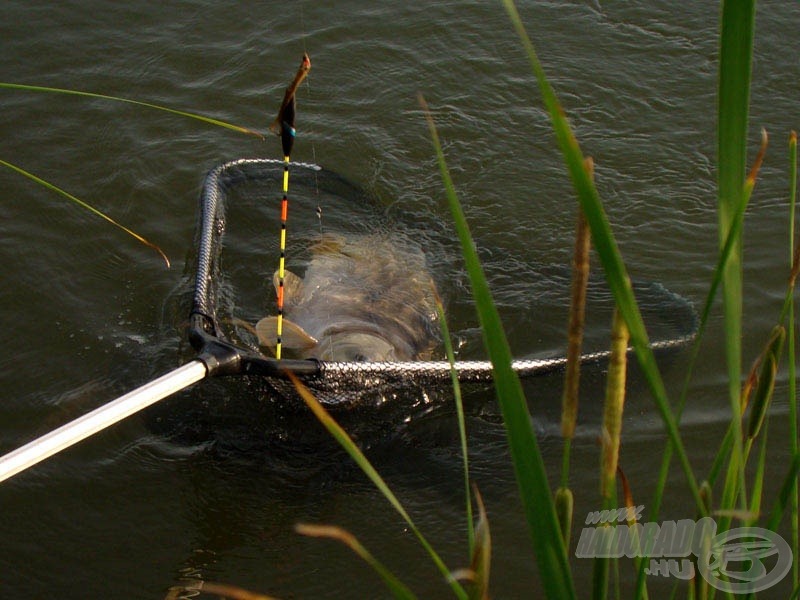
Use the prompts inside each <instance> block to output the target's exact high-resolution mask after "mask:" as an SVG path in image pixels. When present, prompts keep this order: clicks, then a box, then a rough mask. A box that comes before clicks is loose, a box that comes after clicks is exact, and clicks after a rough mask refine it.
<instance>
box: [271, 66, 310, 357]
mask: <svg viewBox="0 0 800 600" xmlns="http://www.w3.org/2000/svg"><path fill="white" fill-rule="evenodd" d="M309 69H311V60H310V59H309V58H308V54H306V53H303V60H302V61H301V62H300V68H299V69H298V70H297V74H296V75H295V76H294V80H292V83H291V84H290V85H289V87H288V88H286V93H285V94H284V96H283V102H282V103H281V107H280V109H279V110H278V116H277V117H276V118H275V122H274V123H273V124H272V125H271V126H270V129H271V130H272V131H274V132H275V133H277V134H278V135H280V137H281V148H282V150H283V196H282V199H281V212H280V217H281V235H280V259H279V261H278V289H277V305H278V320H277V328H276V329H277V331H276V336H275V337H276V339H275V358H277V359H280V358H281V342H282V340H281V337H282V335H283V302H284V283H285V276H286V221H287V220H288V217H289V163H290V162H291V154H292V146H293V145H294V138H295V135H296V131H295V128H294V118H295V114H296V112H297V102H296V100H295V92H296V91H297V88H298V87H299V86H300V84H301V83H302V82H303V79H305V78H306V75H308V71H309Z"/></svg>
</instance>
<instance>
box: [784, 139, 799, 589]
mask: <svg viewBox="0 0 800 600" xmlns="http://www.w3.org/2000/svg"><path fill="white" fill-rule="evenodd" d="M796 206H797V133H796V132H794V131H792V132H791V134H790V135H789V253H790V260H791V261H792V274H793V275H794V274H795V273H796V272H797V271H796V268H800V260H795V256H797V255H798V252H796V251H795V250H794V246H795V223H796V219H795V210H796ZM798 250H800V247H799V248H798ZM795 264H797V265H798V266H797V267H795ZM795 278H796V276H795ZM789 288H790V290H791V291H790V293H789V294H788V296H789V298H790V299H789V309H788V320H789V323H788V339H787V346H788V349H787V354H788V356H789V449H790V451H791V453H792V456H797V455H798V444H797V433H798V431H797V363H796V362H795V361H796V355H797V353H796V345H795V320H794V293H793V291H794V281H790V285H789ZM792 487H793V489H792V491H791V496H790V504H791V508H790V514H791V532H792V535H791V538H792V541H791V547H792V553H793V554H792V557H793V558H792V577H793V581H794V584H795V586H796V585H797V583H798V580H800V556H798V550H800V548H798V545H799V544H800V541H798V540H799V538H800V520H799V519H798V512H800V502H798V482H797V480H795V481H794V485H793V486H792Z"/></svg>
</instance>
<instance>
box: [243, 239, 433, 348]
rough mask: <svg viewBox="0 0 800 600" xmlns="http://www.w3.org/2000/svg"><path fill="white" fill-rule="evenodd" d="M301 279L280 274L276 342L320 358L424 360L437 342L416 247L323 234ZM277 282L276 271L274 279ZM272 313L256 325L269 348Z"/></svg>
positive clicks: (426, 277) (429, 282)
mask: <svg viewBox="0 0 800 600" xmlns="http://www.w3.org/2000/svg"><path fill="white" fill-rule="evenodd" d="M311 252H312V256H311V260H310V262H309V264H308V267H307V269H306V272H305V275H304V277H303V278H302V279H301V278H300V277H298V276H297V275H295V274H294V273H291V272H290V271H285V272H284V312H283V315H284V316H283V324H282V332H281V333H282V335H281V345H282V348H283V349H285V350H288V351H291V352H292V353H293V354H294V355H296V356H299V357H301V358H318V359H320V360H325V361H341V362H345V361H389V362H392V361H409V360H424V359H426V358H428V357H429V356H430V354H431V351H432V350H433V348H434V347H435V346H436V345H437V343H438V342H439V341H440V340H441V336H440V333H439V331H440V330H439V324H438V319H437V311H436V303H435V302H436V301H435V298H436V290H435V286H434V283H433V279H432V278H431V276H430V274H429V272H428V269H427V267H426V262H425V256H424V254H423V253H422V251H421V250H420V249H419V248H418V247H416V246H413V245H412V244H410V243H408V242H406V241H404V240H400V239H398V238H397V237H392V236H390V235H388V234H367V235H359V236H348V237H345V236H333V235H324V236H322V237H321V238H320V239H319V240H318V241H317V242H316V243H315V244H314V245H313V246H312V248H311ZM273 283H274V284H275V286H276V289H277V286H278V273H277V272H276V273H275V275H274V277H273ZM277 323H278V318H277V317H274V316H272V317H266V318H264V319H261V320H260V321H259V322H258V323H257V324H256V331H257V333H258V340H259V343H260V344H261V345H262V346H264V347H267V348H271V349H274V348H275V346H276V341H277Z"/></svg>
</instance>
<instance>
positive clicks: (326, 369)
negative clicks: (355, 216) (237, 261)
mask: <svg viewBox="0 0 800 600" xmlns="http://www.w3.org/2000/svg"><path fill="white" fill-rule="evenodd" d="M284 166H285V163H284V161H280V160H275V159H268V158H241V159H236V160H232V161H229V162H225V163H222V164H220V165H218V166H217V167H215V168H214V169H212V170H211V171H209V173H208V174H207V175H206V178H205V180H204V183H203V187H202V192H201V195H200V217H199V222H198V228H197V242H196V243H197V268H196V272H195V277H194V292H193V300H192V308H191V312H190V317H189V318H190V329H189V340H190V343H191V344H192V346H193V347H194V349H195V350H196V351H197V352H198V353H199V355H200V356H199V357H200V358H201V359H202V360H204V362H206V364H207V366H208V368H209V372H211V373H213V374H217V375H250V376H256V377H259V378H263V379H264V383H266V384H267V387H268V388H270V389H272V391H274V392H276V393H278V394H280V395H286V394H287V393H288V394H291V390H292V384H291V383H290V382H289V380H288V376H287V373H289V372H291V373H293V374H295V375H297V376H298V377H299V378H300V379H301V381H303V382H304V383H306V385H308V386H309V387H310V388H311V389H312V391H317V392H319V393H320V400H321V401H322V402H323V403H328V404H332V405H336V406H342V405H343V404H347V403H353V404H355V403H356V402H355V401H354V400H353V398H354V397H355V396H357V394H355V395H354V394H353V393H352V391H353V390H354V389H364V388H365V387H366V388H373V389H377V388H380V389H383V390H386V389H389V388H391V387H392V386H403V385H405V386H407V385H408V383H409V381H413V383H414V385H416V386H425V385H430V384H438V385H446V384H447V383H448V382H450V380H451V377H452V369H453V367H454V368H455V372H456V373H457V376H458V380H459V382H461V383H490V382H491V380H492V371H493V367H492V363H491V362H490V361H488V360H463V361H456V362H455V363H454V365H452V366H451V364H450V363H449V362H448V361H447V360H434V361H405V362H330V361H321V360H318V359H280V360H278V359H275V358H271V357H267V356H264V355H262V354H260V353H258V352H255V351H253V350H251V349H249V348H245V347H242V346H240V345H237V344H235V343H234V342H233V341H231V340H229V339H227V337H226V336H225V334H224V331H223V329H222V328H221V327H220V324H219V321H218V318H217V314H216V287H215V282H216V280H217V278H218V277H219V274H220V271H219V268H220V267H219V257H220V253H221V251H222V247H223V238H224V234H225V227H226V219H225V205H226V202H228V200H229V198H228V196H229V192H230V191H231V190H232V189H234V188H235V186H237V185H239V184H241V183H243V182H246V181H253V180H258V179H269V178H274V175H275V173H276V172H277V170H278V169H279V170H280V173H281V174H282V170H283V167H284ZM289 169H290V171H293V172H294V173H297V172H305V173H310V174H313V173H322V172H323V168H322V167H321V166H319V165H316V164H312V163H304V162H290V163H289ZM325 173H326V174H328V175H331V172H330V171H325ZM334 176H335V174H334ZM676 297H678V298H680V299H681V300H682V301H683V302H685V303H686V304H689V303H688V301H687V300H685V299H684V298H682V297H679V296H676ZM691 314H692V315H694V316H695V318H696V313H694V309H693V308H692V309H691ZM696 329H697V327H696V323H693V324H692V326H691V327H690V330H689V331H688V332H687V333H686V334H683V335H678V336H676V337H674V338H670V339H664V340H659V341H656V342H653V343H652V344H651V347H652V348H653V349H654V350H667V349H672V348H680V347H682V346H685V345H686V344H688V343H689V342H691V341H692V340H693V339H694V337H695V334H696ZM608 356H609V351H607V350H603V351H598V352H591V353H586V354H583V355H581V362H582V363H592V362H598V361H601V360H603V359H605V358H607V357H608ZM566 362H567V359H566V357H563V356H559V357H552V358H531V359H517V360H513V361H512V365H511V366H512V369H513V370H514V371H515V372H516V373H517V375H518V376H520V377H523V378H527V377H534V376H539V375H546V374H549V373H553V372H555V371H558V370H560V369H563V368H564V367H565V365H566ZM384 396H385V394H384V395H383V396H382V397H383V399H385V397H384Z"/></svg>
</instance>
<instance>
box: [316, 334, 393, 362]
mask: <svg viewBox="0 0 800 600" xmlns="http://www.w3.org/2000/svg"><path fill="white" fill-rule="evenodd" d="M312 354H313V355H314V357H315V358H318V359H320V360H324V361H330V362H364V361H373V362H393V361H396V360H398V359H399V358H401V356H399V354H402V353H399V352H398V349H397V348H395V346H394V345H393V344H391V343H390V342H389V341H388V340H386V339H385V338H384V337H383V336H381V335H379V334H378V333H375V332H365V331H346V330H345V331H337V332H335V333H331V334H329V335H324V336H322V337H321V339H320V341H319V343H318V344H317V346H316V347H315V348H314V350H313V352H312Z"/></svg>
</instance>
